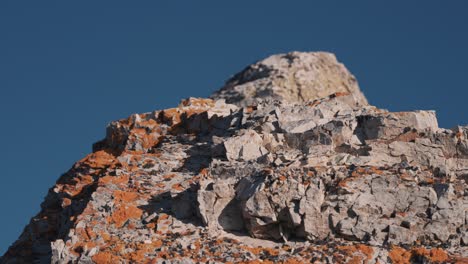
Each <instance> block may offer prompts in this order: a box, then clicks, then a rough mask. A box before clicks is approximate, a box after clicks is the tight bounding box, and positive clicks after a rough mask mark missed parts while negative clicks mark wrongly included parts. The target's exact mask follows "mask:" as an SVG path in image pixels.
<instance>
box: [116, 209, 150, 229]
mask: <svg viewBox="0 0 468 264" xmlns="http://www.w3.org/2000/svg"><path fill="white" fill-rule="evenodd" d="M142 214H143V211H142V210H141V209H140V208H138V207H136V206H134V205H124V204H122V205H121V206H119V207H118V209H117V210H115V211H114V212H113V213H112V215H111V220H112V222H113V223H114V224H115V226H116V227H122V226H123V225H124V224H125V223H126V222H127V220H129V219H140V217H141V215H142Z"/></svg>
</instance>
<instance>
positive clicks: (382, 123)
mask: <svg viewBox="0 0 468 264" xmlns="http://www.w3.org/2000/svg"><path fill="white" fill-rule="evenodd" d="M467 183H468V126H459V127H456V128H453V129H443V128H439V126H438V124H437V119H436V116H435V113H434V112H433V111H413V112H389V111H387V110H383V109H379V108H377V107H374V106H371V105H369V104H368V102H367V100H366V98H365V97H364V95H363V94H362V92H361V91H360V89H359V87H358V85H357V81H356V80H355V78H354V77H353V76H352V75H351V73H349V71H348V70H347V69H346V68H345V67H344V66H343V65H342V64H340V63H338V62H337V61H336V58H335V57H334V55H332V54H328V53H320V52H319V53H300V52H292V53H288V54H279V55H273V56H271V57H269V58H267V59H265V60H262V61H260V62H257V63H255V64H253V65H251V66H249V67H247V68H246V69H245V70H244V71H242V72H241V73H239V74H237V75H235V76H234V77H233V78H231V79H230V80H229V81H228V82H227V84H226V85H225V86H224V87H223V88H221V89H220V90H219V91H217V92H215V93H214V94H213V95H212V99H202V98H189V99H186V100H183V101H182V102H181V103H180V105H179V106H177V107H175V108H171V109H165V110H158V111H154V112H150V113H144V114H134V115H132V116H130V117H129V118H126V119H122V120H118V121H114V122H112V123H110V124H109V125H108V127H107V134H106V137H105V139H103V140H102V141H99V142H97V143H95V144H94V146H93V152H92V153H91V154H89V155H88V156H86V157H84V158H83V159H82V160H80V161H78V162H77V163H76V164H75V165H74V166H73V167H72V168H71V169H70V170H69V171H68V172H66V173H65V174H63V175H62V176H61V177H60V178H59V179H58V180H57V183H56V185H55V186H53V187H52V188H51V189H50V190H49V193H48V195H47V196H46V198H45V200H44V202H43V203H42V204H41V211H40V212H39V213H38V214H37V215H36V216H35V217H33V218H32V219H31V221H30V223H29V225H28V226H26V228H25V229H24V231H23V233H22V234H21V236H20V237H19V238H18V240H17V241H16V242H14V243H13V244H12V246H11V247H10V248H9V249H8V251H7V252H6V253H5V254H4V256H3V257H2V258H1V259H0V263H2V264H4V263H467V262H468V250H467V249H468V225H467V223H468V189H467V186H468V185H467Z"/></svg>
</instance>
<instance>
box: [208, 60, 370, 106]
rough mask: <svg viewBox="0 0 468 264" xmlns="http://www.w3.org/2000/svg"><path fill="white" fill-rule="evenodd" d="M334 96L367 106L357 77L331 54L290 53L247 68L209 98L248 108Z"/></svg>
mask: <svg viewBox="0 0 468 264" xmlns="http://www.w3.org/2000/svg"><path fill="white" fill-rule="evenodd" d="M335 93H347V94H351V95H352V97H353V99H354V103H355V104H359V105H367V104H368V103H367V100H366V98H365V96H364V95H363V94H362V92H361V90H360V89H359V86H358V83H357V81H356V78H355V77H354V76H353V75H352V74H351V73H350V72H349V71H348V70H347V69H346V67H345V66H344V65H343V64H341V63H339V62H338V61H337V59H336V57H335V55H334V54H332V53H327V52H290V53H286V54H277V55H272V56H270V57H268V58H266V59H263V60H261V61H259V62H256V63H254V64H252V65H250V66H248V67H247V68H245V69H244V70H243V71H241V72H240V73H237V74H236V75H234V77H232V78H231V79H229V80H228V81H227V82H226V85H225V86H224V87H222V88H221V89H220V90H219V91H217V92H215V93H214V94H213V95H212V96H211V98H213V99H225V100H226V102H227V103H231V104H236V105H239V106H247V105H252V104H254V102H255V101H258V100H261V99H274V100H280V101H282V102H290V103H301V102H307V101H312V100H315V99H320V98H324V97H326V96H329V95H331V94H335Z"/></svg>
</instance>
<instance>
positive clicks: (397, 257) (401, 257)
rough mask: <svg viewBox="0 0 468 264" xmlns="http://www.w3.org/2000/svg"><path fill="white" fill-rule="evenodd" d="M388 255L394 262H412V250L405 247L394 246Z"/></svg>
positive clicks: (397, 263)
mask: <svg viewBox="0 0 468 264" xmlns="http://www.w3.org/2000/svg"><path fill="white" fill-rule="evenodd" d="M388 257H389V258H390V260H391V261H392V263H393V264H410V259H411V252H410V251H407V250H406V249H404V248H401V247H397V246H393V247H392V248H391V250H390V251H389V252H388Z"/></svg>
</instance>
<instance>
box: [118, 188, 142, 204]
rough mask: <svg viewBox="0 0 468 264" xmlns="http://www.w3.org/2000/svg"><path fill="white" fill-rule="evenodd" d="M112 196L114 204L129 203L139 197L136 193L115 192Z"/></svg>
mask: <svg viewBox="0 0 468 264" xmlns="http://www.w3.org/2000/svg"><path fill="white" fill-rule="evenodd" d="M112 196H113V197H114V201H115V202H116V203H122V202H123V203H129V202H133V201H135V200H136V199H137V198H138V197H139V194H138V193H136V192H128V191H120V190H115V191H114V193H113V194H112Z"/></svg>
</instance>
